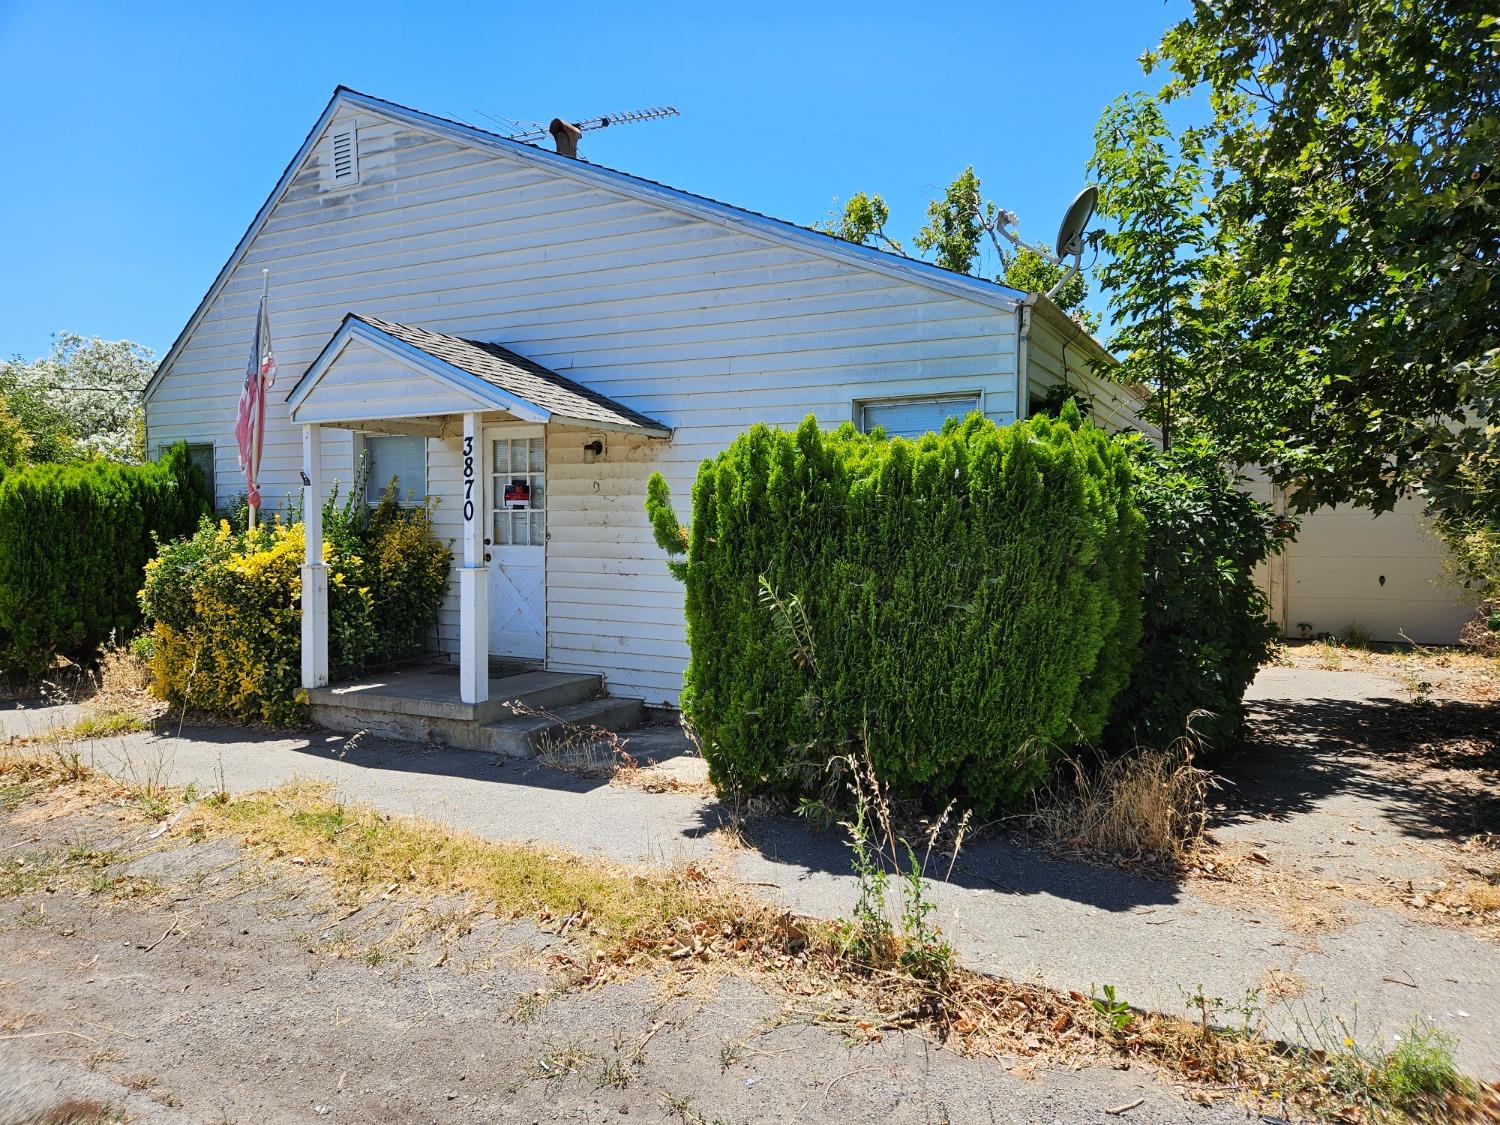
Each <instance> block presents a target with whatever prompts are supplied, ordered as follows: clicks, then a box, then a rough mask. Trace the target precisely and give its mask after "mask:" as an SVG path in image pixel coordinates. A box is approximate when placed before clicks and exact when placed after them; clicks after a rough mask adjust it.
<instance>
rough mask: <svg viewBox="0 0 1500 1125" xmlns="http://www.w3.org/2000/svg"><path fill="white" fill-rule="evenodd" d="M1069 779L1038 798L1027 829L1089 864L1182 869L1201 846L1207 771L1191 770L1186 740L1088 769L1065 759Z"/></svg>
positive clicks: (1208, 785) (1208, 779) (1208, 784)
mask: <svg viewBox="0 0 1500 1125" xmlns="http://www.w3.org/2000/svg"><path fill="white" fill-rule="evenodd" d="M1069 765H1070V766H1071V769H1072V776H1071V777H1070V778H1067V779H1066V780H1064V781H1058V782H1054V783H1053V784H1052V785H1051V786H1049V787H1048V788H1047V789H1046V790H1045V791H1044V792H1043V793H1042V796H1041V797H1040V798H1039V800H1038V803H1037V808H1036V811H1035V812H1034V813H1033V814H1032V815H1031V817H1030V826H1031V828H1032V829H1033V830H1034V831H1036V832H1038V833H1040V834H1041V835H1042V836H1043V837H1044V838H1045V839H1047V840H1049V841H1051V842H1053V843H1055V844H1057V845H1058V846H1060V847H1062V848H1064V849H1065V850H1067V851H1069V852H1071V853H1073V854H1075V855H1080V856H1084V857H1087V858H1092V859H1102V860H1107V861H1112V862H1116V863H1139V864H1145V865H1149V866H1154V867H1160V868H1166V869H1170V870H1186V869H1188V868H1189V867H1191V866H1192V865H1193V864H1194V863H1196V862H1197V860H1198V857H1199V853H1200V852H1201V850H1202V848H1203V844H1204V831H1205V825H1206V823H1207V816H1208V793H1209V790H1210V788H1211V787H1212V785H1213V780H1212V777H1211V775H1210V774H1209V772H1208V771H1207V770H1201V769H1199V768H1198V767H1197V766H1195V765H1193V754H1192V749H1191V746H1190V744H1189V743H1188V740H1186V739H1182V740H1179V741H1178V742H1177V743H1175V744H1173V745H1172V746H1171V747H1169V748H1168V749H1166V750H1148V749H1142V750H1137V751H1135V752H1134V753H1132V754H1128V755H1125V756H1124V757H1120V758H1115V759H1113V760H1111V761H1108V762H1105V763H1104V764H1103V765H1102V766H1100V767H1098V768H1097V769H1095V770H1093V771H1090V770H1088V769H1086V768H1085V767H1084V766H1083V765H1082V764H1081V763H1079V762H1077V761H1074V760H1070V762H1069Z"/></svg>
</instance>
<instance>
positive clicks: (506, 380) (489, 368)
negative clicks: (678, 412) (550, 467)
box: [294, 313, 671, 434]
mask: <svg viewBox="0 0 1500 1125" xmlns="http://www.w3.org/2000/svg"><path fill="white" fill-rule="evenodd" d="M349 319H351V320H358V321H362V322H363V323H365V324H368V325H369V326H370V327H371V328H374V329H376V330H377V331H380V332H384V333H385V334H386V335H387V336H391V337H394V338H395V339H397V340H400V341H401V342H402V343H405V344H410V345H411V346H412V347H414V348H417V349H419V350H421V351H424V352H426V353H427V354H428V355H430V356H432V357H433V358H434V359H437V360H440V361H441V362H443V363H446V364H449V365H451V366H453V367H456V368H458V369H459V370H460V371H465V372H467V373H468V374H470V375H473V376H474V377H475V378H476V379H482V380H484V381H485V382H486V383H489V384H490V385H491V386H494V387H499V388H500V389H501V390H502V391H505V392H506V393H508V394H513V395H515V396H516V397H517V398H521V399H525V400H526V401H527V402H530V403H534V404H535V405H537V406H539V407H541V408H542V409H543V410H546V411H549V412H550V413H552V414H555V415H557V416H558V417H559V419H565V420H567V421H576V422H583V423H589V422H596V423H600V424H602V425H606V426H611V427H625V428H628V429H640V430H643V431H646V432H649V433H653V434H670V433H671V427H670V426H664V425H662V423H660V422H658V421H656V420H655V419H653V418H648V417H647V416H646V415H644V414H642V413H640V411H638V410H632V409H631V408H630V407H628V406H625V405H623V404H622V403H618V402H616V401H615V400H614V399H612V398H609V397H607V396H606V395H602V394H600V393H599V392H598V391H595V390H592V389H591V388H589V387H585V386H584V385H583V384H582V383H576V382H574V381H573V380H572V379H569V378H568V377H567V376H565V375H559V374H558V373H557V372H555V371H551V370H549V369H547V368H545V367H543V366H542V365H541V364H540V363H537V362H535V361H534V360H530V359H527V358H526V357H525V356H523V355H517V354H516V353H515V352H513V351H511V350H510V349H509V348H506V347H502V346H501V345H499V344H491V343H487V342H486V341H483V340H467V339H464V338H463V337H461V336H450V335H448V334H447V333H446V332H433V331H431V330H429V329H426V328H418V327H417V326H415V325H412V324H397V323H396V322H395V321H390V320H380V319H378V318H376V317H373V316H361V315H360V314H359V313H350V314H349ZM294 393H295V392H294Z"/></svg>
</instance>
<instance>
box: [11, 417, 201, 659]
mask: <svg viewBox="0 0 1500 1125" xmlns="http://www.w3.org/2000/svg"><path fill="white" fill-rule="evenodd" d="M208 507H209V498H208V496H207V494H206V492H205V489H204V484H203V476H202V474H201V473H200V472H199V471H198V470H197V469H196V468H194V467H193V466H192V464H191V463H190V462H189V460H188V455H187V449H186V447H184V446H177V447H175V448H173V449H170V450H168V451H167V453H166V454H165V455H164V456H163V457H162V459H161V460H160V461H158V462H154V463H148V464H145V465H122V464H117V463H115V462H111V461H102V460H94V461H80V462H77V463H73V464H65V465H50V464H49V465H31V466H28V467H26V468H23V469H17V470H14V471H10V472H7V473H5V474H4V475H3V477H0V672H3V673H4V674H6V675H11V676H23V677H27V678H34V677H36V676H38V675H41V674H42V673H44V672H45V671H46V670H47V669H49V668H50V667H51V666H52V665H53V663H54V661H55V660H56V659H57V658H58V657H59V656H64V657H69V658H74V659H79V660H82V659H86V658H87V656H88V655H89V654H91V652H92V650H93V649H95V648H96V647H97V646H99V645H100V644H101V643H103V642H104V641H105V640H107V639H108V638H109V637H110V636H111V635H119V636H128V635H130V634H131V633H133V632H134V630H135V628H136V627H137V626H138V624H139V623H140V605H139V602H138V601H137V594H138V592H139V590H140V587H141V576H142V574H143V573H144V570H145V566H146V561H147V560H148V559H150V558H151V556H152V555H153V554H154V552H155V549H156V541H157V540H158V539H169V538H173V537H176V536H178V535H182V534H184V533H185V532H188V531H190V530H191V529H192V528H193V526H194V525H195V524H196V523H197V522H198V520H199V519H200V518H201V517H202V516H203V514H204V513H206V512H207V511H208Z"/></svg>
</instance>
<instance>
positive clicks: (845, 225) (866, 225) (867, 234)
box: [816, 191, 906, 254]
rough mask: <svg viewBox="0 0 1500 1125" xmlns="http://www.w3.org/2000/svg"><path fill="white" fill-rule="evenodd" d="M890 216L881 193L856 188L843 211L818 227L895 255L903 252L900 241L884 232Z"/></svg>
mask: <svg viewBox="0 0 1500 1125" xmlns="http://www.w3.org/2000/svg"><path fill="white" fill-rule="evenodd" d="M890 217H891V209H890V207H888V206H887V205H886V202H885V200H884V199H882V198H881V197H880V196H879V195H866V194H865V193H864V192H862V191H857V192H855V193H854V194H853V195H851V196H850V197H849V201H848V202H847V203H845V204H844V210H843V212H842V213H841V214H839V215H838V216H836V217H830V218H829V219H828V221H827V222H823V223H818V224H816V228H817V229H818V230H821V231H823V232H824V233H825V234H831V235H835V236H837V237H839V238H842V239H844V240H846V241H848V242H857V243H859V244H860V245H862V246H878V247H879V248H880V249H882V250H889V251H891V253H893V254H904V253H905V252H906V251H904V250H903V249H902V248H901V243H899V242H897V241H896V240H895V239H894V238H891V237H890V236H889V235H887V234H886V233H885V224H886V221H887V220H888V219H890Z"/></svg>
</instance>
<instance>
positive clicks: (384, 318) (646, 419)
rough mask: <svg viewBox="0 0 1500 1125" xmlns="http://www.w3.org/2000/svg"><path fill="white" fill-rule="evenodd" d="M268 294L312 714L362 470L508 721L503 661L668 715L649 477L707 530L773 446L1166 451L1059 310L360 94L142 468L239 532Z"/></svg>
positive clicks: (278, 476) (666, 605) (152, 421)
mask: <svg viewBox="0 0 1500 1125" xmlns="http://www.w3.org/2000/svg"><path fill="white" fill-rule="evenodd" d="M585 147H587V146H586V145H585ZM263 270H269V271H270V274H269V276H270V289H269V292H270V299H269V308H270V323H271V328H272V333H273V338H274V342H275V350H276V357H277V360H278V364H279V369H280V372H281V378H280V379H279V381H278V383H277V386H276V388H275V389H274V390H273V391H272V393H271V395H270V397H269V401H268V410H267V422H266V432H265V437H264V460H263V464H262V470H261V479H260V485H261V489H262V493H263V495H264V497H265V505H266V508H267V510H268V511H269V510H272V509H274V508H275V507H276V506H277V505H279V504H283V503H285V502H286V501H287V500H288V499H289V498H291V497H294V495H295V494H296V493H297V492H298V491H299V490H301V491H302V492H303V493H304V496H303V497H302V505H301V507H302V511H303V512H304V513H306V515H307V517H308V524H309V525H308V536H307V538H308V561H307V566H306V568H305V571H304V575H305V577H304V602H305V607H306V610H307V612H305V613H304V646H303V648H304V653H303V660H304V682H305V684H306V686H307V687H309V688H319V687H321V686H322V685H324V684H326V682H327V677H328V668H327V640H326V628H327V619H326V588H325V583H326V574H325V572H324V570H323V566H322V559H321V554H320V553H319V551H318V541H319V537H320V534H321V532H320V528H319V527H318V526H317V525H318V523H319V522H320V521H319V520H318V519H317V514H318V513H319V511H320V502H321V498H322V497H324V496H326V495H327V492H328V490H329V489H330V487H332V484H333V482H334V481H335V480H337V481H340V482H343V487H345V488H347V487H348V482H349V481H350V479H351V477H352V476H353V473H354V466H355V464H356V463H357V459H358V457H359V456H360V453H361V452H364V453H367V454H368V455H369V457H370V461H371V464H372V466H373V472H372V474H371V489H372V491H378V490H379V489H380V488H381V487H382V486H383V485H384V483H385V482H386V481H388V480H389V479H390V478H391V477H392V476H393V475H394V476H397V477H398V478H399V482H400V487H401V489H402V490H403V491H404V492H405V493H407V494H409V495H410V496H412V497H414V498H431V499H432V500H433V501H435V502H436V509H435V520H436V526H437V528H438V532H439V534H441V535H442V536H443V537H445V538H446V539H447V540H448V541H449V542H450V543H451V544H452V545H453V548H454V556H455V566H454V572H453V575H452V580H451V582H450V590H449V595H448V597H447V599H446V601H445V604H444V605H443V608H442V611H441V614H440V619H439V623H438V627H437V631H436V635H435V637H434V638H433V646H434V649H435V651H436V652H438V653H440V654H442V655H444V656H445V657H447V658H449V659H451V660H453V661H455V662H456V663H457V664H458V665H459V666H460V673H459V676H458V677H457V683H456V686H455V690H456V692H457V693H458V694H459V695H460V696H461V698H462V700H464V701H465V702H467V703H470V704H473V703H481V702H483V701H484V700H485V697H486V694H487V692H488V691H489V687H488V678H487V668H488V664H489V658H490V657H492V656H494V657H502V658H507V659H510V660H515V661H521V662H527V663H530V664H534V665H538V666H544V667H545V668H546V669H549V670H556V671H559V672H577V673H587V674H590V675H592V676H598V677H602V682H603V683H604V684H605V685H607V688H608V690H609V691H610V692H612V693H614V694H616V695H620V696H629V697H633V698H638V699H641V700H644V701H646V702H648V703H650V704H665V705H674V704H675V703H676V702H677V699H678V693H679V690H680V687H681V682H682V673H683V670H684V668H685V667H686V663H687V659H688V652H687V647H686V644H685V641H684V624H683V616H682V604H683V599H682V589H681V586H680V585H679V584H678V583H677V582H676V581H674V580H673V578H672V577H671V576H670V575H669V574H668V572H667V568H666V565H665V559H664V557H663V554H662V552H661V551H660V550H659V549H658V548H657V546H656V545H655V543H654V542H653V539H652V534H651V528H650V525H649V523H648V521H647V519H646V516H645V512H644V508H643V501H644V496H645V488H646V480H647V478H648V477H649V476H650V474H651V473H652V472H654V471H657V470H660V471H661V472H662V473H663V474H665V476H666V478H667V480H668V482H669V483H670V484H671V486H672V488H673V491H674V493H675V495H676V496H677V497H678V499H679V504H680V505H682V506H685V505H686V504H687V498H688V495H689V489H690V487H691V484H692V480H693V478H694V475H695V473H696V471H697V468H698V465H699V464H700V462H701V461H702V460H703V459H704V458H705V457H709V456H712V455H713V454H715V453H717V452H719V451H720V450H722V449H723V448H724V447H725V446H726V445H727V444H728V443H729V442H730V441H731V440H733V438H734V437H735V436H736V435H737V434H739V433H740V432H742V431H743V430H744V429H746V428H747V427H748V426H749V425H751V424H752V423H754V422H766V423H769V424H772V425H781V426H787V427H791V426H795V425H797V424H798V423H799V422H800V421H801V420H802V419H803V418H804V417H805V416H807V415H808V414H809V413H811V414H814V415H816V416H817V417H818V419H819V420H820V421H822V422H824V423H825V424H827V425H828V426H830V427H833V426H837V425H839V424H841V423H844V422H848V421H851V420H852V421H853V422H854V423H855V424H857V425H859V426H862V427H870V426H875V425H880V426H883V427H884V428H885V429H886V430H887V431H888V432H893V433H898V434H918V433H921V432H924V431H926V430H928V429H931V428H934V427H935V426H937V425H940V424H941V422H942V420H943V419H944V418H946V417H948V416H950V415H955V414H957V415H962V414H967V413H968V412H970V411H972V410H975V409H978V410H981V411H983V412H984V413H985V415H986V416H988V417H989V418H992V419H994V420H995V421H996V422H999V423H1007V422H1011V421H1013V420H1015V419H1017V418H1022V417H1025V416H1026V414H1027V412H1028V410H1029V409H1030V408H1031V405H1032V403H1034V402H1036V401H1039V400H1041V399H1042V398H1044V397H1045V395H1046V393H1047V390H1048V388H1049V387H1051V386H1053V385H1055V384H1057V383H1060V382H1066V383H1069V384H1071V385H1073V386H1075V387H1077V388H1079V389H1081V390H1082V392H1083V393H1084V394H1085V395H1086V396H1087V397H1088V398H1089V400H1090V401H1091V403H1092V413H1093V417H1094V418H1095V420H1096V421H1098V422H1100V423H1101V424H1103V425H1105V426H1107V427H1108V428H1110V429H1121V428H1125V427H1135V428H1140V429H1144V430H1147V431H1148V432H1149V431H1150V430H1151V427H1150V426H1149V425H1143V424H1142V423H1141V422H1139V421H1138V420H1137V418H1136V416H1135V409H1136V408H1137V407H1138V404H1139V400H1138V399H1136V398H1135V397H1133V396H1132V394H1131V392H1130V391H1129V390H1128V389H1126V388H1124V387H1122V386H1120V385H1118V384H1114V383H1110V382H1108V381H1105V380H1102V379H1099V378H1098V377H1097V376H1095V375H1094V374H1093V373H1092V370H1091V368H1092V367H1093V365H1095V364H1097V363H1098V362H1100V361H1107V353H1106V352H1105V351H1104V349H1103V348H1102V347H1101V346H1100V345H1099V343H1098V342H1097V341H1095V340H1094V339H1093V338H1092V337H1091V336H1090V335H1089V334H1088V333H1087V332H1086V331H1084V330H1083V329H1082V328H1081V327H1080V326H1079V325H1078V324H1077V323H1076V322H1075V321H1073V320H1072V319H1071V318H1070V317H1068V316H1067V315H1066V314H1064V313H1063V312H1062V311H1061V310H1060V309H1058V307H1057V306H1056V305H1055V304H1054V303H1053V302H1051V301H1050V300H1048V299H1047V298H1046V297H1045V296H1042V295H1039V294H1026V293H1023V292H1020V291H1017V290H1014V289H1010V288H1007V287H1006V286H1004V285H999V284H995V283H992V282H988V281H984V280H980V279H977V278H973V277H967V276H963V275H959V274H955V273H952V272H950V271H947V270H944V269H941V268H939V267H937V266H934V265H932V264H930V263H927V262H921V261H916V260H913V259H909V258H904V257H901V256H898V255H894V254H889V253H885V252H882V251H879V250H875V249H872V248H870V247H866V246H860V245H854V244H852V243H849V242H846V241H843V240H840V239H838V238H835V237H832V236H829V235H826V234H823V233H819V232H816V231H812V230H808V229H805V228H803V227H799V226H796V225H793V224H791V223H786V222H781V221H778V220H776V219H771V218H768V217H766V216H764V215H760V214H756V213H754V212H751V211H747V210H743V209H740V208H737V207H733V206H730V205H728V204H725V203H721V202H718V201H716V200H712V199H707V198H704V197H702V196H698V195H693V194H690V193H688V192H684V191H679V190H676V189H673V188H670V187H667V186H665V185H663V184H660V183H656V182H653V181H651V180H648V179H643V178H641V177H638V176H634V175H630V174H627V173H624V172H620V171H616V170H613V169H610V168H605V167H601V166H598V165H595V164H591V163H589V162H588V161H587V160H586V159H580V158H577V157H575V156H570V155H565V154H563V153H559V152H555V151H552V150H550V149H546V148H540V147H535V146H532V145H528V144H524V143H520V142H518V141H514V140H510V139H507V138H504V137H501V136H497V135H495V134H492V133H489V132H486V131H484V130H481V129H478V128H475V127H473V126H471V125H467V124H463V123H460V122H456V121H451V120H445V119H443V118H440V117H437V116H433V115H431V114H428V113H423V112H420V111H418V110H414V109H409V108H407V107H404V106H400V105H396V104H394V103H391V102H388V101H383V100H381V99H379V98H375V97H371V96H368V95H365V94H361V93H357V92H355V91H353V90H349V89H346V88H343V87H340V88H339V89H338V90H336V91H335V93H334V95H333V98H332V100H331V101H330V102H329V103H328V105H327V107H326V108H325V109H324V110H323V112H322V114H321V115H320V116H319V117H318V119H317V121H316V122H315V123H314V125H313V127H312V130H311V132H309V133H308V135H307V138H306V140H305V141H304V142H303V143H302V146H301V147H300V148H299V149H298V150H297V152H296V154H295V155H294V156H293V157H292V160H291V163H290V164H289V165H288V166H287V168H286V170H285V172H284V173H283V174H282V175H281V178H280V179H279V181H278V182H277V183H276V186H275V188H274V189H273V190H272V192H271V194H270V196H269V198H267V200H266V201H265V203H264V205H263V206H262V207H261V209H260V211H259V212H258V213H257V214H256V216H255V218H254V220H253V221H252V222H251V224H250V227H249V229H248V230H247V231H246V232H245V234H244V236H243V237H242V238H241V239H240V241H239V243H238V245H237V246H236V247H235V248H234V251H233V253H232V254H231V255H230V257H229V260H228V261H227V262H226V263H225V265H224V267H223V269H222V270H221V271H220V272H219V274H218V276H217V278H215V280H214V282H213V284H212V286H211V287H210V289H209V290H208V293H207V294H206V296H204V298H203V300H202V302H201V303H200V304H199V306H198V308H197V309H196V311H194V313H193V314H192V317H191V318H190V319H189V321H188V323H187V326H186V327H185V328H184V329H183V331H182V334H181V335H180V336H179V337H178V339H177V341H176V342H175V343H174V344H173V345H172V347H171V349H170V351H169V352H168V353H167V355H166V356H165V358H164V359H163V361H162V363H161V365H160V367H159V369H158V370H157V372H156V374H155V376H154V378H153V379H152V381H151V383H150V384H149V386H148V387H147V390H146V426H147V441H148V447H149V448H151V449H152V450H160V449H163V448H165V447H167V446H169V445H172V444H174V443H177V442H187V443H188V444H189V446H190V449H191V451H192V452H193V454H194V455H195V457H196V458H197V459H198V460H199V462H200V463H201V464H202V465H203V466H204V468H205V469H206V470H207V471H208V474H209V476H210V477H211V479H212V481H213V487H214V489H215V492H216V495H217V498H218V500H219V501H220V503H228V502H229V501H230V500H231V499H232V498H233V497H234V496H236V495H237V494H239V493H241V492H242V491H243V490H244V480H243V477H242V476H241V475H240V473H239V471H238V468H237V462H236V457H237V447H236V443H235V438H234V422H235V414H236V408H237V404H238V400H239V395H240V388H241V383H242V381H243V378H244V372H245V368H246V361H247V358H248V352H249V349H250V346H251V339H252V336H253V332H254V323H255V316H256V308H257V302H258V299H259V297H260V294H261V289H262V271H263ZM1289 627H1294V626H1291V625H1289Z"/></svg>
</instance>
